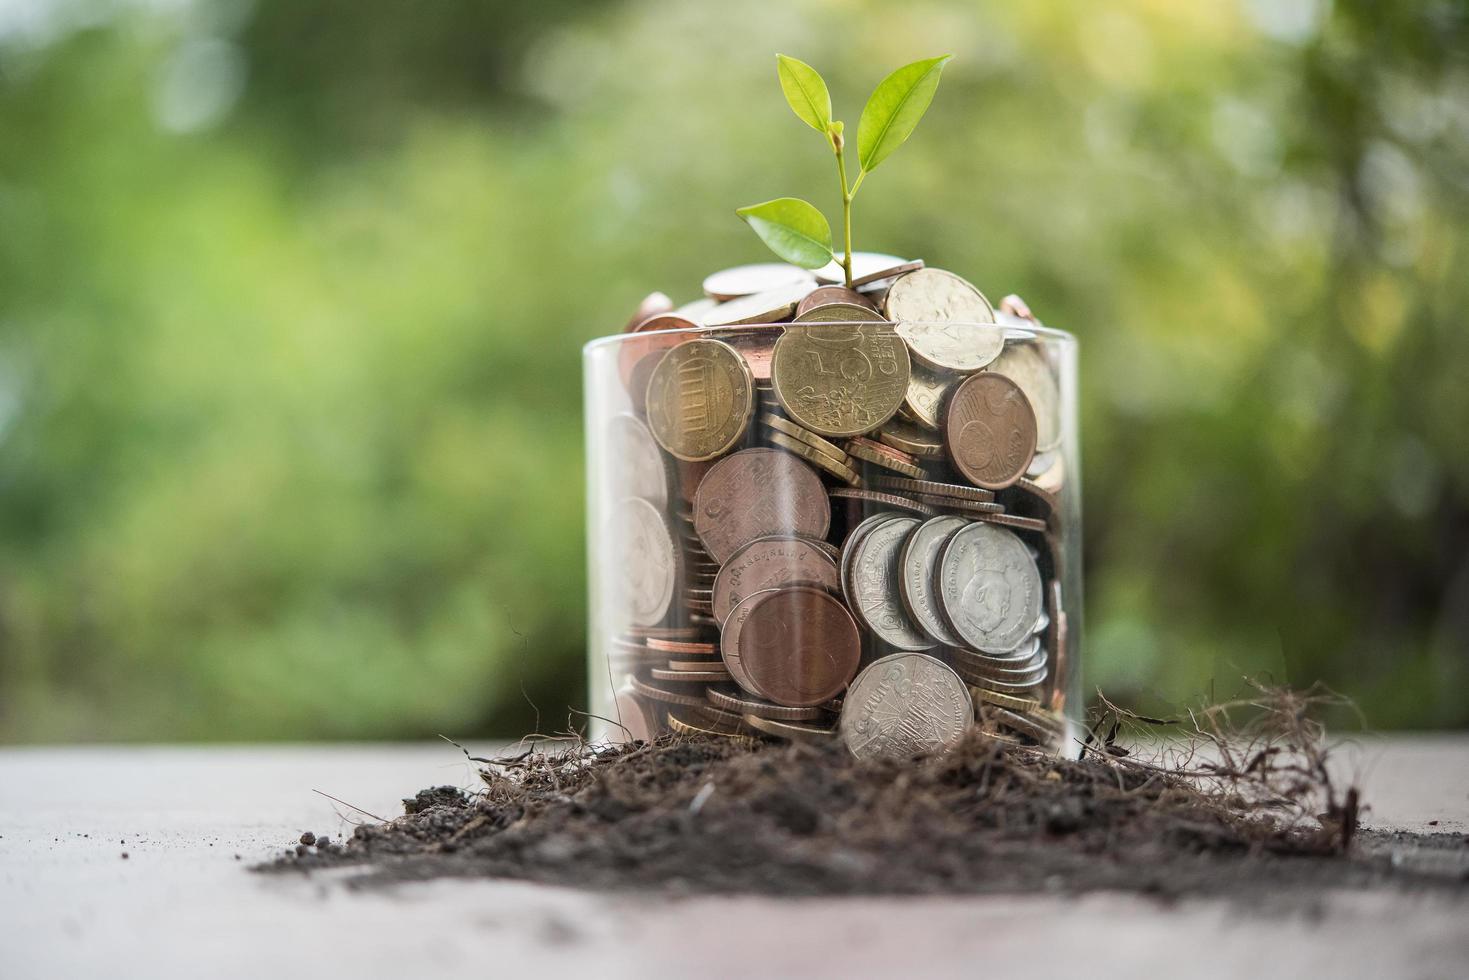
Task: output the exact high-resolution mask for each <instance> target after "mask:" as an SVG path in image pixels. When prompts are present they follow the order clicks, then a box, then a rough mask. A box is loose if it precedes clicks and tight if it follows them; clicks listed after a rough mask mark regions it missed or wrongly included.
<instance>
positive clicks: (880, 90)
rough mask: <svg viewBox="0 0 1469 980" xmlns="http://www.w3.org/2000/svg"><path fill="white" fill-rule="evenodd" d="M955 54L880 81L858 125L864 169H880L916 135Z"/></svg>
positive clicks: (920, 63)
mask: <svg viewBox="0 0 1469 980" xmlns="http://www.w3.org/2000/svg"><path fill="white" fill-rule="evenodd" d="M952 57H953V55H951V54H946V55H943V56H942V57H939V58H927V59H925V60H923V61H915V62H913V63H912V64H911V65H904V66H903V67H902V68H899V69H898V70H897V71H895V72H893V73H892V74H891V75H889V76H888V77H887V78H884V79H883V80H882V81H881V82H879V83H878V86H877V88H875V89H874V90H873V92H872V96H871V98H869V99H868V100H867V105H866V106H865V107H864V108H863V109H862V119H861V120H860V121H859V122H858V124H857V161H858V162H859V163H860V164H861V165H862V169H863V170H875V169H877V165H878V164H879V163H882V162H883V161H884V160H886V159H887V157H888V154H890V153H892V152H893V151H894V150H896V149H897V148H898V147H900V146H902V145H903V141H904V140H906V139H907V138H908V137H909V135H911V134H912V132H913V128H914V127H915V126H917V125H918V120H920V119H922V118H923V114H924V113H925V112H927V111H928V105H929V103H930V102H932V101H933V93H934V91H935V90H937V89H938V87H939V73H940V72H942V71H943V70H944V64H945V63H946V62H948V60H949V59H950V58H952Z"/></svg>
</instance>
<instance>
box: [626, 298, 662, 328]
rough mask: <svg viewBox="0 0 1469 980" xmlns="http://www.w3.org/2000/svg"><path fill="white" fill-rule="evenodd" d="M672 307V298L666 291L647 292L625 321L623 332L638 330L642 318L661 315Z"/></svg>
mask: <svg viewBox="0 0 1469 980" xmlns="http://www.w3.org/2000/svg"><path fill="white" fill-rule="evenodd" d="M672 309H673V300H671V299H669V298H668V295H667V294H666V293H649V294H648V295H647V296H644V297H643V301H642V302H641V303H639V304H638V311H637V312H636V313H634V314H633V315H632V319H630V320H628V321H627V326H625V327H623V328H622V332H623V333H632V332H634V331H635V330H638V329H639V328H640V327H641V325H642V323H643V321H644V320H651V319H652V318H653V317H655V316H661V315H663V314H664V313H667V312H668V311H670V310H672Z"/></svg>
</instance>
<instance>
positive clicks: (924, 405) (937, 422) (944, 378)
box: [903, 362, 959, 429]
mask: <svg viewBox="0 0 1469 980" xmlns="http://www.w3.org/2000/svg"><path fill="white" fill-rule="evenodd" d="M958 381H959V376H957V375H953V374H940V373H939V372H937V371H934V370H932V369H930V368H927V367H924V366H923V364H921V363H917V362H915V363H914V364H913V370H912V373H910V374H909V376H908V393H907V394H906V395H904V396H903V407H904V408H905V409H907V411H908V414H910V415H911V416H913V419H914V420H915V421H916V422H917V423H918V424H919V425H921V426H924V427H925V428H928V429H939V428H941V427H942V424H943V417H944V401H945V400H946V399H947V398H948V397H949V392H951V391H952V390H953V389H954V386H955V385H956V384H957V383H958Z"/></svg>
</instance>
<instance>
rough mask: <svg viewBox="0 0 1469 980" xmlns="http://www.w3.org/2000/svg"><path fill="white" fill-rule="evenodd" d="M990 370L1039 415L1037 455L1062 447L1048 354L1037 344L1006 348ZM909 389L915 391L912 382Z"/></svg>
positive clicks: (1057, 401) (1058, 405)
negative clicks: (1007, 381)
mask: <svg viewBox="0 0 1469 980" xmlns="http://www.w3.org/2000/svg"><path fill="white" fill-rule="evenodd" d="M986 370H988V371H993V372H995V373H996V374H1003V375H1004V376H1005V377H1007V378H1009V379H1010V380H1011V381H1013V382H1015V384H1016V385H1017V386H1018V387H1019V388H1020V390H1021V391H1023V392H1025V397H1026V398H1029V399H1030V407H1031V409H1032V410H1033V411H1034V412H1035V428H1036V441H1035V451H1036V452H1037V453H1044V452H1049V451H1051V450H1053V449H1055V448H1056V447H1057V446H1059V445H1061V390H1060V388H1058V387H1057V385H1056V375H1055V373H1054V372H1052V371H1051V365H1050V364H1049V363H1048V362H1047V361H1046V355H1045V353H1044V352H1043V351H1042V350H1041V349H1040V348H1039V347H1037V346H1036V345H1034V344H1006V345H1005V349H1004V350H1003V351H1001V352H1000V356H999V357H997V358H995V359H994V360H993V361H992V362H990V366H989V367H988V368H986ZM908 385H909V388H910V390H911V388H912V385H913V382H912V379H911V378H910V379H909V382H908Z"/></svg>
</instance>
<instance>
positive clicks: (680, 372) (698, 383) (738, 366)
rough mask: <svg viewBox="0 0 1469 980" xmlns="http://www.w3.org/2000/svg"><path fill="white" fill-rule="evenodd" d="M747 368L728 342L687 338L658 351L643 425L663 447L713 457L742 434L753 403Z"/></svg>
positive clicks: (692, 457)
mask: <svg viewBox="0 0 1469 980" xmlns="http://www.w3.org/2000/svg"><path fill="white" fill-rule="evenodd" d="M753 384H754V382H753V380H752V379H751V377H750V369H749V368H748V367H747V366H746V365H745V362H744V360H743V359H742V358H741V357H740V355H739V354H737V353H736V352H735V349H734V348H733V347H730V346H729V345H728V344H725V343H722V342H720V341H718V340H690V341H686V342H685V343H682V344H679V345H678V346H677V347H675V348H673V350H671V351H669V352H668V353H667V354H665V355H664V357H663V360H662V361H661V362H659V364H658V367H657V368H655V369H654V371H653V378H652V380H651V381H650V382H649V384H648V424H649V427H650V428H651V429H652V431H653V438H654V439H656V440H657V441H658V445H660V446H662V447H663V448H664V449H666V450H668V452H670V453H672V454H673V455H674V456H677V457H678V458H679V459H683V460H688V461H690V462H698V461H700V460H706V459H713V458H714V457H716V456H719V455H721V454H723V453H724V452H726V451H727V450H729V448H730V447H731V446H733V445H734V444H735V443H736V442H738V441H739V440H740V439H741V437H743V436H744V434H745V428H746V427H747V426H748V425H749V423H750V415H751V413H752V412H753V411H754V407H755V394H754V391H753Z"/></svg>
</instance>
